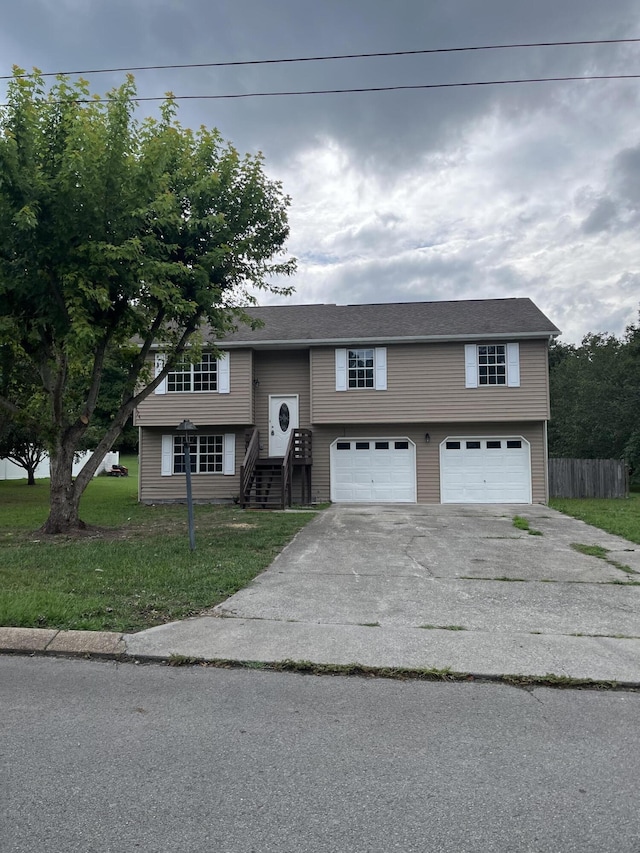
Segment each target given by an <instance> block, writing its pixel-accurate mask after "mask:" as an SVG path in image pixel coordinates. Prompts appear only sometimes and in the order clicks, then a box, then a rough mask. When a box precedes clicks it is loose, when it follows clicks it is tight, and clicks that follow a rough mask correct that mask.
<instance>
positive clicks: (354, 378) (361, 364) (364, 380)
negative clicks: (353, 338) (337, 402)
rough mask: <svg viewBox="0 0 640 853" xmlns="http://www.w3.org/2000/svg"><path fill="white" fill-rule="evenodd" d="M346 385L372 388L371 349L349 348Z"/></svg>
mask: <svg viewBox="0 0 640 853" xmlns="http://www.w3.org/2000/svg"><path fill="white" fill-rule="evenodd" d="M347 358H348V359H349V366H348V371H349V373H348V378H347V385H348V386H349V388H374V387H375V368H374V366H373V349H350V350H349V351H348V356H347Z"/></svg>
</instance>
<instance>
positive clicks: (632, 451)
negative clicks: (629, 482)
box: [549, 326, 640, 470]
mask: <svg viewBox="0 0 640 853" xmlns="http://www.w3.org/2000/svg"><path fill="white" fill-rule="evenodd" d="M549 368H550V379H549V382H550V396H551V421H550V424H549V452H550V455H551V456H556V457H569V458H577V459H580V458H585V459H619V458H626V459H627V460H628V461H629V463H630V464H631V465H632V467H633V468H635V469H638V470H640V329H639V328H638V327H635V326H629V327H628V328H627V330H626V332H625V335H624V336H623V337H622V338H621V339H619V338H617V337H615V336H614V335H605V334H593V333H592V334H589V335H587V336H586V337H585V338H584V339H583V341H582V344H581V345H580V346H578V347H575V346H572V345H566V344H561V343H555V344H553V345H552V347H551V351H550V357H549Z"/></svg>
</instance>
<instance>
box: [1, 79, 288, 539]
mask: <svg viewBox="0 0 640 853" xmlns="http://www.w3.org/2000/svg"><path fill="white" fill-rule="evenodd" d="M135 94H136V90H135V86H134V82H133V78H131V77H127V79H126V81H125V82H124V83H123V84H122V85H121V86H119V87H118V88H116V89H114V90H112V91H111V92H108V93H107V95H106V97H105V98H103V99H100V98H96V97H92V95H91V93H90V91H89V87H88V83H87V82H86V81H84V80H77V81H70V80H69V79H67V78H64V77H59V78H58V79H57V81H56V82H55V83H54V85H53V86H52V87H51V88H50V89H49V90H47V89H46V87H45V82H44V79H43V77H42V76H41V75H40V73H39V72H37V71H36V72H34V73H33V74H31V75H25V74H24V73H23V72H22V71H21V69H15V75H14V77H13V79H12V80H11V82H10V83H9V86H8V95H7V105H6V106H4V107H2V108H0V345H8V344H10V345H11V346H12V347H14V349H15V351H16V353H17V354H18V356H19V359H20V360H26V361H28V363H29V364H30V365H31V366H32V368H33V371H34V373H35V374H37V376H38V377H39V387H40V389H41V394H42V397H43V404H44V405H45V415H44V417H43V419H42V421H43V425H44V426H45V433H46V436H47V445H48V450H49V452H50V455H51V466H52V467H51V472H52V481H51V514H50V522H51V523H50V524H49V527H48V529H49V531H50V532H56V531H59V530H64V529H65V527H69V526H74V524H75V523H77V521H78V519H77V506H78V503H79V499H80V495H81V494H82V491H83V489H84V488H86V486H87V484H88V483H89V482H90V480H91V477H92V475H93V472H94V471H95V470H96V468H97V466H98V465H99V463H100V461H101V459H102V458H103V457H104V454H105V453H106V452H107V451H108V450H109V448H110V447H111V446H112V444H113V442H114V441H115V440H116V438H117V437H118V436H119V434H120V432H121V430H122V429H123V427H124V425H125V423H126V422H127V419H128V418H129V416H130V414H131V413H132V411H133V409H134V408H135V406H136V405H137V404H138V402H140V401H141V400H142V399H143V398H144V397H145V396H146V395H147V394H148V393H151V391H153V389H154V388H155V387H156V385H157V384H158V383H159V382H160V381H162V379H163V378H164V376H165V375H166V373H167V372H168V371H169V370H170V369H171V368H172V367H173V365H174V364H175V363H176V362H177V361H178V360H179V359H180V357H181V356H182V355H183V354H184V353H185V352H186V351H187V348H188V347H191V345H192V344H193V343H194V342H195V344H196V346H195V347H194V348H192V349H191V350H190V351H191V352H193V353H195V352H197V334H198V332H199V330H200V329H201V327H202V326H203V325H207V326H209V328H210V334H211V335H212V337H216V336H220V335H222V334H223V333H224V332H225V331H227V330H228V329H230V328H232V327H233V325H234V323H235V322H236V321H237V319H238V318H243V316H244V315H243V312H242V310H241V307H240V306H241V305H243V304H245V305H246V304H248V303H249V302H251V301H253V300H252V299H251V297H250V296H249V293H248V287H249V286H254V287H258V288H262V289H266V290H271V291H276V292H288V290H287V289H286V288H285V289H280V288H277V287H275V286H274V285H273V284H272V279H273V276H276V275H278V274H284V275H288V274H290V273H291V272H292V271H293V269H294V263H293V261H292V260H287V259H285V258H282V257H281V255H282V252H283V247H284V243H285V240H286V238H287V236H288V225H287V208H288V205H289V199H288V197H287V196H286V195H284V194H283V192H282V188H281V186H280V184H279V183H278V182H275V181H271V180H269V179H268V178H267V177H266V176H265V174H264V171H263V163H262V158H261V156H259V155H257V156H249V155H247V156H244V157H241V156H240V155H239V154H238V152H237V151H236V150H235V149H234V148H233V146H231V145H230V144H228V143H226V142H225V141H224V140H223V139H222V138H221V136H220V134H219V133H218V131H217V130H215V129H214V130H208V129H206V128H203V127H202V128H200V129H199V130H198V131H196V132H193V131H191V130H188V129H185V128H183V127H182V126H181V125H180V124H179V122H178V121H177V120H176V106H175V102H174V101H173V100H172V99H171V97H169V98H168V99H167V101H166V102H165V103H164V104H163V106H162V107H161V109H160V117H159V118H158V119H147V120H145V121H143V122H139V121H137V120H136V119H135V118H134V98H135ZM132 340H137V341H138V343H139V346H137V347H131V346H130V342H131V341H132ZM155 344H160V345H161V346H162V348H163V350H164V351H165V352H166V353H167V358H166V362H165V367H164V371H163V373H162V374H160V375H159V376H158V377H156V378H155V379H151V377H150V376H149V375H148V373H146V372H145V371H146V370H147V368H146V363H147V358H148V356H149V353H150V351H151V347H152V345H155ZM109 359H111V361H112V366H113V368H114V370H116V372H117V373H118V377H117V381H116V382H115V384H113V385H112V392H113V393H112V394H111V395H110V394H109V393H107V394H105V393H104V391H103V389H102V383H103V377H104V374H105V370H106V364H107V363H108V361H109ZM116 361H117V362H118V363H117V364H115V362H116ZM101 395H102V396H101ZM0 405H3V406H4V407H5V410H10V411H15V409H16V407H18V408H20V407H21V399H20V397H19V395H18V396H16V397H12V396H11V395H10V396H9V397H3V398H2V399H0ZM101 409H102V414H100V411H101ZM96 422H97V424H98V427H99V428H98V429H97V430H96V429H94V427H95V425H96ZM92 430H93V432H94V435H92V434H91V431H92ZM96 438H98V439H99V440H98V444H97V448H96V452H95V453H94V455H93V457H92V459H91V460H90V462H89V463H88V464H87V465H86V466H85V469H84V470H83V471H82V472H81V474H80V475H79V476H78V478H77V479H76V481H75V482H72V480H71V461H72V457H73V452H74V451H75V450H77V449H79V448H80V447H82V446H86V444H87V443H88V441H89V439H91V440H92V441H94V440H95V439H96ZM54 515H56V516H57V519H56V520H53V521H52V517H53V516H54Z"/></svg>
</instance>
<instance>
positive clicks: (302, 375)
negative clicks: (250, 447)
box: [253, 350, 310, 456]
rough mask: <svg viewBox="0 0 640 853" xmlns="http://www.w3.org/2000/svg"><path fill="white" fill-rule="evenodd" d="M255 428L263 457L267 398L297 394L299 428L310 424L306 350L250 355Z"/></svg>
mask: <svg viewBox="0 0 640 853" xmlns="http://www.w3.org/2000/svg"><path fill="white" fill-rule="evenodd" d="M253 371H254V377H255V378H256V379H257V380H258V382H259V385H257V386H256V389H255V394H254V405H255V425H256V426H257V427H258V429H259V430H260V441H261V444H262V445H263V446H264V453H263V455H265V456H266V455H267V452H268V446H269V441H268V430H269V395H282V396H285V395H287V394H297V395H298V397H299V399H298V405H299V426H300V428H301V429H307V428H308V427H309V424H310V394H309V350H277V351H276V350H266V351H265V350H262V351H256V352H254V354H253Z"/></svg>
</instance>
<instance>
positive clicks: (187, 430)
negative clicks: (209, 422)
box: [178, 420, 197, 551]
mask: <svg viewBox="0 0 640 853" xmlns="http://www.w3.org/2000/svg"><path fill="white" fill-rule="evenodd" d="M196 429H197V427H196V426H195V425H194V424H192V423H191V421H188V420H184V421H182V423H181V424H178V432H183V433H184V473H185V474H186V477H187V513H188V515H189V548H190V549H191V550H192V551H195V550H196V529H195V525H194V521H193V495H192V493H191V451H190V446H191V433H192V432H195V430H196Z"/></svg>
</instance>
